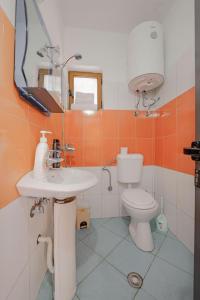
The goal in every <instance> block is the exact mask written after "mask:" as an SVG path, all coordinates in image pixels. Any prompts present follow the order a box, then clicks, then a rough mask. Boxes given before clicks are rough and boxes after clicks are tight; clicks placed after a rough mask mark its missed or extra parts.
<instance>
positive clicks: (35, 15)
mask: <svg viewBox="0 0 200 300" xmlns="http://www.w3.org/2000/svg"><path fill="white" fill-rule="evenodd" d="M59 54H60V51H59V48H58V47H54V46H52V44H51V40H50V37H49V35H48V32H47V30H46V27H45V25H44V22H43V20H42V17H41V14H40V12H39V9H38V6H37V3H36V1H35V0H17V2H16V46H15V82H16V85H17V87H18V89H19V91H20V94H21V95H22V96H23V97H24V98H25V99H26V100H28V101H29V102H30V103H31V104H33V105H34V106H35V107H37V108H38V109H40V110H42V111H43V112H45V113H48V112H62V111H63V110H62V103H61V75H60V69H58V68H55V65H56V64H57V63H58V59H59Z"/></svg>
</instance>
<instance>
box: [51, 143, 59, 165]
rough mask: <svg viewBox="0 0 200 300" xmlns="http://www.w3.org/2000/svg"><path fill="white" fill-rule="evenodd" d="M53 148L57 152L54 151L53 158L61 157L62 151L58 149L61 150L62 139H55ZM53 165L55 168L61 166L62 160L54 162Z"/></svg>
mask: <svg viewBox="0 0 200 300" xmlns="http://www.w3.org/2000/svg"><path fill="white" fill-rule="evenodd" d="M52 149H53V150H55V152H54V153H53V158H60V152H57V151H60V141H59V140H58V139H54V140H53V146H52ZM52 167H53V168H54V169H58V168H60V162H57V163H53V164H52Z"/></svg>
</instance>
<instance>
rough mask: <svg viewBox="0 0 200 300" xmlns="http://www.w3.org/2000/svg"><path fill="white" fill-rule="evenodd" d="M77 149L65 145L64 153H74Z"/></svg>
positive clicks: (70, 145)
mask: <svg viewBox="0 0 200 300" xmlns="http://www.w3.org/2000/svg"><path fill="white" fill-rule="evenodd" d="M75 150H76V148H75V147H74V146H73V145H72V144H65V145H64V151H66V152H74V151H75Z"/></svg>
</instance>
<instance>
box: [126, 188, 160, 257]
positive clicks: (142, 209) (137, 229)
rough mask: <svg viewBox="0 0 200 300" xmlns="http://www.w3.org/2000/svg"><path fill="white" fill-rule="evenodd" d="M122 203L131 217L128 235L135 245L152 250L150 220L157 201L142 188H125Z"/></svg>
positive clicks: (154, 213)
mask: <svg viewBox="0 0 200 300" xmlns="http://www.w3.org/2000/svg"><path fill="white" fill-rule="evenodd" d="M122 201H123V204H124V206H125V208H126V210H127V212H128V214H129V216H130V217H131V223H130V225H129V232H130V235H131V237H132V239H133V241H134V242H135V244H136V246H137V247H138V248H140V249H141V250H143V251H152V250H153V249H154V243H153V238H152V233H151V227H150V221H151V220H152V219H153V218H154V217H155V216H156V215H157V213H158V208H159V205H158V202H157V201H156V200H155V199H154V198H153V197H152V196H151V195H150V194H149V193H147V192H145V191H144V190H142V189H136V188H135V189H134V188H130V189H126V190H125V191H124V192H123V193H122Z"/></svg>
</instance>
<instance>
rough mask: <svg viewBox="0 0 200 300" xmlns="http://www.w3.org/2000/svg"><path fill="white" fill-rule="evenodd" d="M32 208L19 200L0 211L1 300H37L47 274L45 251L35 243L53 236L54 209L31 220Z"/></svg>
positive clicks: (46, 210) (26, 200)
mask: <svg viewBox="0 0 200 300" xmlns="http://www.w3.org/2000/svg"><path fill="white" fill-rule="evenodd" d="M32 204H33V200H31V199H28V198H23V197H20V198H18V199H16V200H15V201H14V202H12V203H11V204H9V205H7V206H6V207H5V208H2V209H1V210H0V241H1V243H0V266H1V267H0V299H1V300H5V299H8V300H14V299H15V300H35V299H36V295H37V293H38V290H39V287H40V284H41V281H42V279H43V277H44V274H45V272H46V249H45V247H44V245H41V244H40V245H37V243H36V242H37V237H38V235H39V234H44V235H48V234H50V233H51V232H52V224H53V222H52V205H51V204H49V205H48V207H45V213H44V214H38V215H35V217H34V218H30V216H29V214H30V207H31V205H32ZM50 224H51V226H50Z"/></svg>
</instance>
